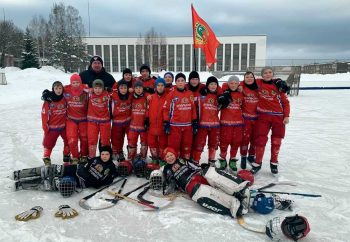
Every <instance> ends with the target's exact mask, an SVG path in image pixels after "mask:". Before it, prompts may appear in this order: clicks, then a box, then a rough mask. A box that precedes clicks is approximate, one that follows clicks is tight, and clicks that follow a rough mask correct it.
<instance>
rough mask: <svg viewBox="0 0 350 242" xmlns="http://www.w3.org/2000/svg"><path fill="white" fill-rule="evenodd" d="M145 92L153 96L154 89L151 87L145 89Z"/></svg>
mask: <svg viewBox="0 0 350 242" xmlns="http://www.w3.org/2000/svg"><path fill="white" fill-rule="evenodd" d="M144 89H145V92H148V93H150V94H153V93H154V89H153V88H152V87H145V88H144Z"/></svg>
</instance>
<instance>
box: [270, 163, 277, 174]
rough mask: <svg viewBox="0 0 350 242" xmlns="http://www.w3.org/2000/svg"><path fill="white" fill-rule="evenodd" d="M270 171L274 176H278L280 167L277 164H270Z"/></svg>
mask: <svg viewBox="0 0 350 242" xmlns="http://www.w3.org/2000/svg"><path fill="white" fill-rule="evenodd" d="M270 169H271V173H272V174H277V173H278V165H277V163H272V162H270Z"/></svg>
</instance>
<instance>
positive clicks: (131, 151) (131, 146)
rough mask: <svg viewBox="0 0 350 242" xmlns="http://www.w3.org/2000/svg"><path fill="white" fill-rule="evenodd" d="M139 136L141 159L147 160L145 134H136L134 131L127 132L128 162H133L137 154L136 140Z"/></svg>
mask: <svg viewBox="0 0 350 242" xmlns="http://www.w3.org/2000/svg"><path fill="white" fill-rule="evenodd" d="M139 136H140V142H141V151H140V154H141V158H142V159H146V158H147V149H148V146H147V132H145V131H143V132H137V131H134V130H130V129H129V131H128V160H130V161H132V160H134V158H135V156H136V153H137V140H138V138H139Z"/></svg>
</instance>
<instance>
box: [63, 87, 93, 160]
mask: <svg viewBox="0 0 350 242" xmlns="http://www.w3.org/2000/svg"><path fill="white" fill-rule="evenodd" d="M87 88H88V87H87V85H81V86H80V87H79V88H77V89H75V88H73V87H72V85H68V86H65V87H64V93H63V96H64V98H65V99H66V102H67V122H66V133H67V139H68V144H69V148H70V151H71V154H72V157H73V158H79V157H80V156H87V155H88V138H87V109H88V100H89V99H88V93H87V92H86V91H85V90H84V89H87ZM78 140H80V153H79V149H78Z"/></svg>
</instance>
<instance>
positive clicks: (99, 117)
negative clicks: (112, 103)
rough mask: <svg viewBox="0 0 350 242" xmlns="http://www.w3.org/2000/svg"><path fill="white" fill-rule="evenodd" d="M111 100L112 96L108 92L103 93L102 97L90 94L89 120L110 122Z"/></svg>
mask: <svg viewBox="0 0 350 242" xmlns="http://www.w3.org/2000/svg"><path fill="white" fill-rule="evenodd" d="M109 100H110V96H109V93H108V92H107V91H103V92H102V93H101V94H100V95H96V94H95V93H90V94H89V106H88V114H87V119H88V121H89V122H96V123H108V122H110V115H109Z"/></svg>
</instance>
